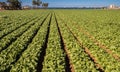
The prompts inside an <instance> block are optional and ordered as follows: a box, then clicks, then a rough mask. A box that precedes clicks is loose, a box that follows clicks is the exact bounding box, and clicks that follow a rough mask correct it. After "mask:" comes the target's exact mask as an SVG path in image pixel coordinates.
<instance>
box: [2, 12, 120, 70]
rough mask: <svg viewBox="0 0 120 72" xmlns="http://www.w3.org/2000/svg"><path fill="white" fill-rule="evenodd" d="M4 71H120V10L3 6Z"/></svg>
mask: <svg viewBox="0 0 120 72" xmlns="http://www.w3.org/2000/svg"><path fill="white" fill-rule="evenodd" d="M0 72H120V10H22V11H2V12H0Z"/></svg>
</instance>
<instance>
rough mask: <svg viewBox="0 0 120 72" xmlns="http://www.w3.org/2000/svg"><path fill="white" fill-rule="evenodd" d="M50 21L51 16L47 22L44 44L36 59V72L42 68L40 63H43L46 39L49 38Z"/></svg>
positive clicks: (39, 71)
mask: <svg viewBox="0 0 120 72" xmlns="http://www.w3.org/2000/svg"><path fill="white" fill-rule="evenodd" d="M51 19H52V14H51V17H50V21H49V25H48V29H47V34H46V38H45V42H44V44H43V46H42V48H41V53H40V56H39V58H38V64H37V67H36V69H37V72H42V68H43V65H42V63H43V61H44V58H45V55H46V49H47V43H48V38H49V33H50V25H51Z"/></svg>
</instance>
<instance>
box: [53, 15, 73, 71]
mask: <svg viewBox="0 0 120 72" xmlns="http://www.w3.org/2000/svg"><path fill="white" fill-rule="evenodd" d="M55 20H56V24H57V28H58V32H59V35H60V39H61V46H62V47H61V49H62V50H63V51H64V52H65V53H66V56H65V63H66V68H65V71H66V72H75V71H74V67H73V65H72V63H71V62H70V55H69V54H68V50H67V48H66V46H65V43H64V39H63V37H62V34H61V31H60V28H59V25H58V22H57V18H56V16H55Z"/></svg>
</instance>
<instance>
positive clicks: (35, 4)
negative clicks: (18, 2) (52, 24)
mask: <svg viewBox="0 0 120 72" xmlns="http://www.w3.org/2000/svg"><path fill="white" fill-rule="evenodd" d="M41 4H42V1H41V0H32V5H33V7H34V8H38V6H40V5H41Z"/></svg>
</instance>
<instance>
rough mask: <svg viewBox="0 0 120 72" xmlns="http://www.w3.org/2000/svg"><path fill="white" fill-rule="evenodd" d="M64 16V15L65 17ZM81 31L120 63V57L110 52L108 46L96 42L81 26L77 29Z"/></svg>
mask: <svg viewBox="0 0 120 72" xmlns="http://www.w3.org/2000/svg"><path fill="white" fill-rule="evenodd" d="M63 16H64V15H63ZM77 29H79V30H80V32H82V33H84V35H86V36H88V38H89V39H90V40H92V41H93V42H94V44H95V45H97V46H99V47H100V48H102V49H103V50H105V51H106V52H107V53H108V54H111V55H112V56H113V57H114V58H115V59H116V60H118V61H120V56H119V55H118V54H114V53H113V52H112V50H110V49H109V48H108V47H107V46H105V45H103V44H102V43H101V42H99V41H98V40H96V39H95V38H94V36H92V35H91V34H90V33H89V32H87V31H85V30H84V29H83V28H81V27H80V26H79V27H78V28H77Z"/></svg>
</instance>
